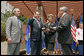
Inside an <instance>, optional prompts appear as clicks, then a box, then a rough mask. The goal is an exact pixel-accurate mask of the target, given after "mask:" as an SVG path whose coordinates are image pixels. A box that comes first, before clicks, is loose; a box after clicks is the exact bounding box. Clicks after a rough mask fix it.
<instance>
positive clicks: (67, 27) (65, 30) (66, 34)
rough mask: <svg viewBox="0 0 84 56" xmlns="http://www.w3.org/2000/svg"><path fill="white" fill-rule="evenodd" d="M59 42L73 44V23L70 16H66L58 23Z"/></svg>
mask: <svg viewBox="0 0 84 56" xmlns="http://www.w3.org/2000/svg"><path fill="white" fill-rule="evenodd" d="M57 32H58V34H59V36H58V42H59V43H61V44H72V40H73V38H72V34H71V21H70V17H69V15H68V14H65V15H64V16H63V17H62V18H61V19H60V20H59V23H58V27H57Z"/></svg>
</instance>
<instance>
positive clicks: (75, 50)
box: [71, 14, 78, 54]
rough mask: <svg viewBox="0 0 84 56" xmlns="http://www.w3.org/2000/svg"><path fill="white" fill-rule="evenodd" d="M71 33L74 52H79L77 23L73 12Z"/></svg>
mask: <svg viewBox="0 0 84 56" xmlns="http://www.w3.org/2000/svg"><path fill="white" fill-rule="evenodd" d="M71 33H72V37H73V43H72V51H73V53H75V54H78V48H77V43H76V23H75V21H74V17H73V14H72V19H71Z"/></svg>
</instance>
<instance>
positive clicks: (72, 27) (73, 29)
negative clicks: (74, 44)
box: [71, 14, 76, 41]
mask: <svg viewBox="0 0 84 56" xmlns="http://www.w3.org/2000/svg"><path fill="white" fill-rule="evenodd" d="M71 33H72V37H73V40H74V41H76V23H75V21H74V17H73V14H72V19H71Z"/></svg>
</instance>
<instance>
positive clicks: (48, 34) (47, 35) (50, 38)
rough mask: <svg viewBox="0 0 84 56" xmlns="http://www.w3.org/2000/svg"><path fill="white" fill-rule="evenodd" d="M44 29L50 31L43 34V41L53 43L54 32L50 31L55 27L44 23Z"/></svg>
mask: <svg viewBox="0 0 84 56" xmlns="http://www.w3.org/2000/svg"><path fill="white" fill-rule="evenodd" d="M44 27H45V28H48V29H50V31H49V32H44V34H45V41H47V42H55V37H56V34H55V33H56V31H55V30H53V29H52V27H56V24H55V23H51V24H50V25H48V23H46V24H45V25H44Z"/></svg>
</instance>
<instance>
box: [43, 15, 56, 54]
mask: <svg viewBox="0 0 84 56" xmlns="http://www.w3.org/2000/svg"><path fill="white" fill-rule="evenodd" d="M54 21H55V20H54V19H53V15H52V14H49V15H48V22H47V23H46V24H45V25H44V27H43V28H42V29H43V31H44V34H45V45H46V49H47V53H48V55H51V54H53V51H54V44H55V37H56V34H55V33H56V30H55V29H54V28H55V27H56V24H55V22H54Z"/></svg>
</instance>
